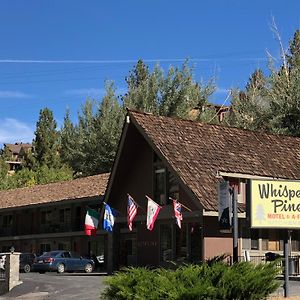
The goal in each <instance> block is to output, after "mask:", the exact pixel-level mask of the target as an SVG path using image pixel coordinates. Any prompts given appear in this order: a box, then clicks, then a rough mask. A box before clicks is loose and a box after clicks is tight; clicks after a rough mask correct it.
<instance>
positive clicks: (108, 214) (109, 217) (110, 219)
mask: <svg viewBox="0 0 300 300" xmlns="http://www.w3.org/2000/svg"><path fill="white" fill-rule="evenodd" d="M104 207H105V209H104V217H103V229H104V230H106V231H113V227H114V223H115V217H114V215H113V213H112V209H111V207H110V206H109V205H108V204H106V203H105V204H104Z"/></svg>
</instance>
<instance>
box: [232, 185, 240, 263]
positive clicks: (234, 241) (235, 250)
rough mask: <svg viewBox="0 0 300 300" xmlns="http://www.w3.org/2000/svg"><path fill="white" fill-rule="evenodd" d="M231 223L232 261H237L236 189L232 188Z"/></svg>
mask: <svg viewBox="0 0 300 300" xmlns="http://www.w3.org/2000/svg"><path fill="white" fill-rule="evenodd" d="M231 191H232V194H231V196H232V208H233V209H232V224H233V262H234V263H237V262H238V261H239V256H238V232H239V231H238V207H237V189H236V188H232V189H231Z"/></svg>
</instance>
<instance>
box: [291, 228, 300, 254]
mask: <svg viewBox="0 0 300 300" xmlns="http://www.w3.org/2000/svg"><path fill="white" fill-rule="evenodd" d="M291 237H292V241H291V242H292V251H300V243H299V237H300V236H299V231H296V230H293V231H292V236H291Z"/></svg>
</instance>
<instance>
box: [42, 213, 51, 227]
mask: <svg viewBox="0 0 300 300" xmlns="http://www.w3.org/2000/svg"><path fill="white" fill-rule="evenodd" d="M51 220H52V211H51V210H44V211H41V224H43V225H48V224H51Z"/></svg>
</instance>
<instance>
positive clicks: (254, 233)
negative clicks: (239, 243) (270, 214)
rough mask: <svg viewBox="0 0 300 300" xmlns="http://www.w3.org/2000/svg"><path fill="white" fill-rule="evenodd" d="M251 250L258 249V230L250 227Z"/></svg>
mask: <svg viewBox="0 0 300 300" xmlns="http://www.w3.org/2000/svg"><path fill="white" fill-rule="evenodd" d="M250 239H251V250H259V231H258V229H250Z"/></svg>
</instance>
